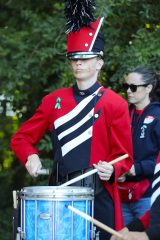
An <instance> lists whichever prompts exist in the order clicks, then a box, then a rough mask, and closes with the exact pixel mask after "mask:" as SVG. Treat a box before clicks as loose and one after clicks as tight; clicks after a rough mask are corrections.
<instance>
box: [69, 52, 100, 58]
mask: <svg viewBox="0 0 160 240" xmlns="http://www.w3.org/2000/svg"><path fill="white" fill-rule="evenodd" d="M98 56H100V57H103V54H102V52H71V53H67V57H68V59H70V60H76V59H90V58H95V57H98Z"/></svg>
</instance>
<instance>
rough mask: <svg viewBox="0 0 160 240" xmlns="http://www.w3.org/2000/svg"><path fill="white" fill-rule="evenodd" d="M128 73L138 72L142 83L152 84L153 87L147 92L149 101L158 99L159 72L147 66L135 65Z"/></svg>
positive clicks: (159, 98) (159, 91) (159, 90)
mask: <svg viewBox="0 0 160 240" xmlns="http://www.w3.org/2000/svg"><path fill="white" fill-rule="evenodd" d="M130 73H138V74H140V75H141V76H142V81H143V82H144V84H152V86H153V88H152V91H151V92H150V94H149V97H150V99H151V101H160V74H159V73H156V72H155V71H153V70H152V69H150V68H148V67H137V68H135V69H134V70H132V71H131V72H130Z"/></svg>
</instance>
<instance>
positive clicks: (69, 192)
mask: <svg viewBox="0 0 160 240" xmlns="http://www.w3.org/2000/svg"><path fill="white" fill-rule="evenodd" d="M19 195H20V198H21V199H34V200H35V199H39V198H41V199H48V198H49V199H52V198H53V200H54V199H55V200H57V199H58V200H64V199H69V200H70V199H90V200H92V199H93V196H94V190H93V189H92V188H89V187H77V186H74V187H72V186H67V187H58V186H31V187H24V188H23V189H22V190H21V191H20V192H19Z"/></svg>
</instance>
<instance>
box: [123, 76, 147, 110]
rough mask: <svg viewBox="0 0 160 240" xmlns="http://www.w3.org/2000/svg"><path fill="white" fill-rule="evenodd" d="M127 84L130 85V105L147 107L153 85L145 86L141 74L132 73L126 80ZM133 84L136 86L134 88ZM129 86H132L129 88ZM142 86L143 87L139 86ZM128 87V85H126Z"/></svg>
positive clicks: (128, 93)
mask: <svg viewBox="0 0 160 240" xmlns="http://www.w3.org/2000/svg"><path fill="white" fill-rule="evenodd" d="M126 84H128V89H127V90H126V92H127V96H128V101H129V103H132V104H135V105H142V106H144V107H145V106H146V103H147V104H148V101H150V99H149V93H150V91H151V87H149V86H151V85H145V83H144V81H143V79H142V76H141V74H139V73H134V72H133V73H130V74H129V75H128V77H127V79H126ZM131 84H133V85H136V86H137V87H136V86H135V87H133V86H132V85H131ZM129 85H131V86H130V87H129ZM138 85H141V86H138ZM126 86H127V85H126Z"/></svg>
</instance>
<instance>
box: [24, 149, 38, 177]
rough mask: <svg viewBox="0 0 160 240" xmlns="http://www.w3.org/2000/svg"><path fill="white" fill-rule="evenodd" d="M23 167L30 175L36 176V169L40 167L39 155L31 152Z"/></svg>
mask: <svg viewBox="0 0 160 240" xmlns="http://www.w3.org/2000/svg"><path fill="white" fill-rule="evenodd" d="M25 167H26V169H27V171H28V172H29V174H30V175H31V176H33V177H37V176H38V173H37V172H38V170H40V169H41V168H42V164H41V161H40V159H39V156H38V155H37V154H32V155H30V156H28V159H27V162H26V164H25Z"/></svg>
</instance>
